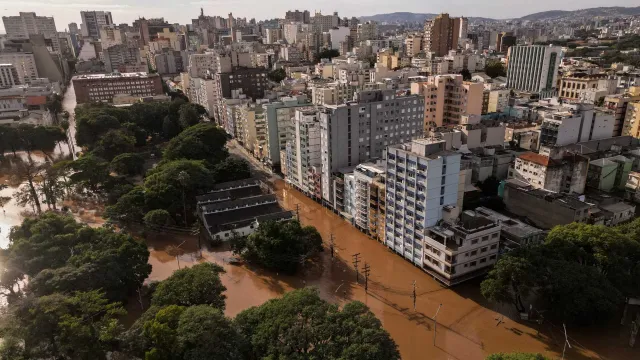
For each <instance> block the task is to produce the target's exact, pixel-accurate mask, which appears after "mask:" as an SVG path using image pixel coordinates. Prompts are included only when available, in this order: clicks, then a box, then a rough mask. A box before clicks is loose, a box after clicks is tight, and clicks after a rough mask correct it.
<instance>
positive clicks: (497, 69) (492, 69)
mask: <svg viewBox="0 0 640 360" xmlns="http://www.w3.org/2000/svg"><path fill="white" fill-rule="evenodd" d="M484 72H485V73H486V74H487V75H488V76H489V77H490V78H492V79H493V78H496V77H498V76H507V70H506V69H505V68H504V65H503V64H502V62H501V61H500V60H488V61H487V63H486V64H485V67H484Z"/></svg>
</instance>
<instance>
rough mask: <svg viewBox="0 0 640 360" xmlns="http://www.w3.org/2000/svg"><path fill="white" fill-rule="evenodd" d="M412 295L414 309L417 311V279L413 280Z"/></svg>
mask: <svg viewBox="0 0 640 360" xmlns="http://www.w3.org/2000/svg"><path fill="white" fill-rule="evenodd" d="M411 297H412V298H413V311H416V297H417V296H416V281H415V280H413V295H411Z"/></svg>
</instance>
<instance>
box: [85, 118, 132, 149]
mask: <svg viewBox="0 0 640 360" xmlns="http://www.w3.org/2000/svg"><path fill="white" fill-rule="evenodd" d="M90 116H94V115H93V114H90V115H86V116H76V143H77V144H78V146H86V147H89V148H91V147H92V146H94V145H95V144H97V143H98V141H99V140H100V137H101V136H102V135H104V134H106V133H107V132H108V131H109V130H116V129H120V127H121V124H120V121H118V119H117V118H116V117H114V116H111V115H105V114H100V115H97V116H95V117H90Z"/></svg>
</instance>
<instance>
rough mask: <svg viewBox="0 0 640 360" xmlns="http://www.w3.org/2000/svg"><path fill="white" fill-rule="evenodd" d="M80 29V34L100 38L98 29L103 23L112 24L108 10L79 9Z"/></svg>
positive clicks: (95, 38)
mask: <svg viewBox="0 0 640 360" xmlns="http://www.w3.org/2000/svg"><path fill="white" fill-rule="evenodd" d="M80 18H81V19H82V23H81V24H80V31H81V33H82V36H84V37H90V38H92V39H94V40H99V39H100V29H101V28H102V27H103V26H105V25H113V18H112V17H111V12H110V11H80Z"/></svg>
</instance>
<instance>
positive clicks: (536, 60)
mask: <svg viewBox="0 0 640 360" xmlns="http://www.w3.org/2000/svg"><path fill="white" fill-rule="evenodd" d="M507 59H508V61H507V87H508V88H511V89H514V90H521V91H529V92H532V93H539V94H540V96H541V97H550V96H554V95H555V93H556V90H557V88H556V84H557V81H558V80H557V79H558V67H559V66H560V61H561V59H562V48H561V47H559V46H545V45H523V46H512V47H510V48H509V52H508V54H507Z"/></svg>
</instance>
